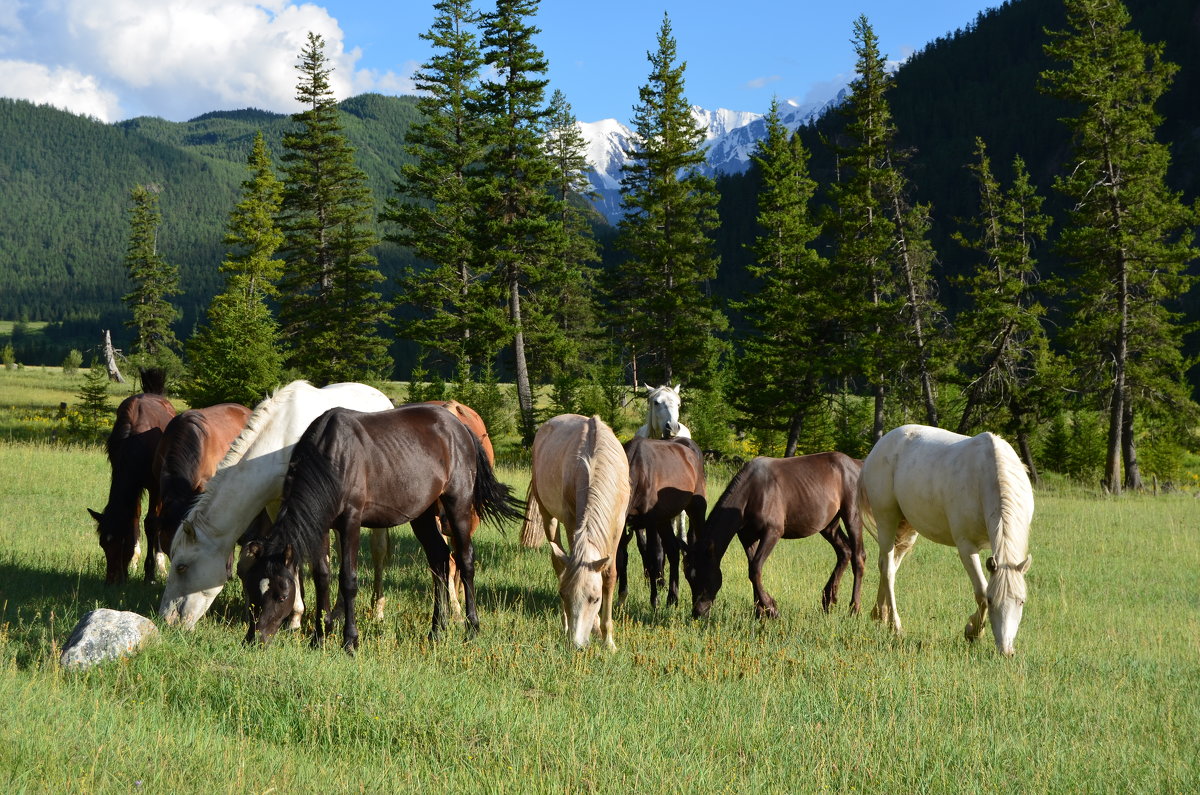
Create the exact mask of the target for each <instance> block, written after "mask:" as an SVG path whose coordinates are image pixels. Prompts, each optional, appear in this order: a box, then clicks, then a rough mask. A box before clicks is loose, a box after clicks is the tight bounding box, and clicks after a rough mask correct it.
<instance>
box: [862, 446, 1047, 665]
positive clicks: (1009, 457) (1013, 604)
mask: <svg viewBox="0 0 1200 795" xmlns="http://www.w3.org/2000/svg"><path fill="white" fill-rule="evenodd" d="M859 500H860V503H861V505H862V506H863V511H864V513H866V514H868V515H873V517H874V520H875V526H876V530H877V533H878V535H877V536H876V538H877V540H878V541H879V593H878V596H877V598H876V600H875V609H874V610H873V611H872V615H873V616H874V617H875V618H877V619H879V620H880V621H883V622H885V623H890V624H891V627H892V629H893V630H894V631H895V632H897V633H899V632H901V631H902V628H901V625H900V614H899V613H898V612H897V611H896V587H895V583H896V570H897V569H898V568H899V567H900V563H901V561H903V560H904V556H905V554H907V552H908V551H909V550H910V549H912V546H913V544H915V543H916V541H917V534H918V533H919V534H920V535H923V536H925V537H926V538H928V539H929V540H931V541H934V542H936V543H939V544H945V545H947V546H953V547H956V548H957V549H958V557H959V560H961V561H962V564H963V568H964V569H966V571H967V577H968V579H970V581H971V586H972V588H973V590H974V593H975V604H976V610H975V613H974V614H972V615H971V617H970V618H969V619H968V620H967V625H966V627H965V628H964V630H963V634H964V636H965V637H966V639H967V640H968V641H974V640H977V639H978V638H979V637H980V636H981V635H982V634H983V618H984V615H985V614H988V615H990V619H991V625H992V635H993V637H994V638H995V641H996V650H997V651H998V652H999V653H1000V654H1002V655H1004V656H1006V657H1007V656H1011V655H1012V654H1013V642H1014V641H1015V640H1016V637H1017V629H1018V627H1019V626H1020V624H1021V614H1022V612H1023V611H1024V606H1025V596H1026V590H1025V573H1026V572H1027V571H1029V566H1030V564H1031V563H1032V561H1033V558H1032V556H1031V555H1030V554H1029V524H1030V522H1032V521H1033V488H1032V487H1031V486H1030V484H1029V476H1028V474H1027V473H1026V471H1025V466H1024V464H1022V463H1021V459H1020V458H1018V457H1017V454H1016V453H1015V452H1014V451H1013V449H1012V446H1011V445H1009V443H1008V442H1006V441H1004V440H1003V439H1001V438H1000V437H999V436H996V435H994V434H991V433H987V432H985V433H981V434H979V435H978V436H962V435H961V434H957V433H952V432H950V431H946V430H942V429H940V428H931V427H928V426H925V425H901V426H900V427H899V428H895V429H894V430H891V431H889V432H888V433H887V434H885V435H884V436H883V438H881V439H880V440H879V441H878V442H876V443H875V446H874V447H873V448H872V449H871V452H870V454H869V455H867V459H866V461H865V462H864V463H863V469H862V477H861V478H860V480H859ZM983 547H989V548H990V549H991V550H992V556H991V557H990V558H988V562H987V567H988V571H989V572H990V574H991V577H990V578H989V579H985V578H984V575H983V569H982V568H981V567H980V565H979V550H980V549H981V548H983Z"/></svg>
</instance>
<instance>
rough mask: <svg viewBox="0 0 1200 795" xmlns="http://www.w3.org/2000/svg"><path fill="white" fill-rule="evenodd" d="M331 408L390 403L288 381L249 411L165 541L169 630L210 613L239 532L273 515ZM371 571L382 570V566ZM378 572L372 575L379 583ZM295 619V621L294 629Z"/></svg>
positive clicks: (373, 393) (371, 393)
mask: <svg viewBox="0 0 1200 795" xmlns="http://www.w3.org/2000/svg"><path fill="white" fill-rule="evenodd" d="M334 406H344V407H346V408H354V409H358V410H360V411H381V410H386V409H390V408H392V401H391V400H389V399H388V396H387V395H385V394H383V393H382V392H380V391H379V390H378V389H375V388H374V387H370V386H367V385H366V384H355V383H342V384H330V385H329V386H326V387H322V388H321V389H317V388H316V387H315V386H313V385H312V384H309V383H308V382H307V381H293V382H291V383H290V384H288V385H287V386H285V387H282V388H281V389H279V390H278V391H277V392H275V394H274V395H272V396H271V397H269V398H267V399H266V400H264V401H262V402H261V403H259V404H258V406H257V407H255V409H254V413H253V414H251V415H250V419H249V420H247V422H246V427H245V429H244V430H243V431H242V433H241V435H239V436H238V438H237V439H236V440H234V443H233V445H232V446H231V447H230V448H229V452H228V453H226V455H225V458H224V459H223V460H222V461H221V463H220V465H219V466H218V467H217V471H216V474H214V475H213V476H212V479H211V480H209V482H208V485H207V486H206V488H205V491H204V493H203V494H201V495H200V497H199V498H198V499H197V500H196V502H195V503H194V504H193V505H192V507H191V508H190V509H189V510H188V512H187V514H186V515H185V516H184V519H183V522H182V523H181V525H180V530H181V531H182V532H177V533H176V534H175V539H174V541H172V543H171V568H170V571H169V573H168V575H167V585H166V588H165V589H164V590H163V596H162V602H161V604H160V605H159V614H160V615H162V616H163V618H164V619H165V620H166V622H167V623H168V624H181V625H182V626H183V627H184V628H185V629H192V628H193V627H195V625H196V622H197V621H199V620H200V618H201V617H203V616H204V614H205V613H206V612H207V611H208V608H209V606H210V605H212V602H213V600H214V599H216V598H217V594H219V593H220V592H221V588H222V587H223V586H224V585H225V582H226V581H227V580H228V579H229V578H230V577H231V576H232V554H233V548H234V545H235V544H236V543H237V542H238V539H239V538H241V537H242V534H243V531H245V530H246V529H247V528H248V527H250V526H251V525H252V524H253V523H255V521H256V518H257V517H258V515H259V513H260V512H261V511H263V510H264V509H265V510H266V511H267V514H268V515H269V516H271V517H272V518H273V517H275V516H276V514H278V512H279V503H280V500H281V499H282V496H283V479H284V476H285V475H286V474H287V466H288V459H289V458H290V457H291V455H292V448H293V447H294V446H295V444H296V442H297V441H298V440H299V439H300V436H301V434H303V433H304V431H305V429H306V428H308V426H309V423H311V422H312V421H313V420H314V419H316V418H317V417H318V416H320V415H321V414H322V413H323V412H324V411H325V410H326V409H330V408H333V407H334ZM376 566H377V567H379V568H380V569H381V568H382V566H383V561H382V560H379V561H377V562H376ZM379 574H380V571H379V569H377V571H376V579H377V580H381V579H382V578H381V577H380V576H379ZM377 587H381V586H380V585H377ZM299 618H300V616H299V614H297V615H295V616H294V618H293V625H294V626H299Z"/></svg>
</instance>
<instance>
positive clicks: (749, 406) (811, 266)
mask: <svg viewBox="0 0 1200 795" xmlns="http://www.w3.org/2000/svg"><path fill="white" fill-rule="evenodd" d="M751 157H752V159H753V161H754V163H755V165H756V166H757V167H758V169H759V171H760V172H761V175H762V188H761V190H760V191H759V194H758V225H759V228H760V229H761V230H762V231H761V233H760V234H759V235H758V238H757V239H756V241H755V242H754V246H753V250H754V258H755V264H753V265H751V266H750V268H749V270H750V273H751V275H752V276H754V277H755V278H756V279H757V280H759V282H760V284H761V287H760V289H758V290H757V291H755V292H752V293H750V294H749V295H748V297H747V298H746V300H745V301H743V302H741V303H736V304H734V308H735V309H738V310H740V311H741V312H742V313H743V314H744V315H745V317H746V319H747V321H749V323H750V325H751V326H752V327H753V329H754V334H753V335H751V336H749V337H747V338H746V339H745V340H744V342H743V346H742V347H743V351H742V355H741V357H740V358H739V359H738V361H737V369H738V371H739V375H740V377H739V378H738V384H739V387H738V388H735V390H734V395H733V398H734V403H735V404H736V405H737V407H738V408H739V409H740V410H741V411H742V412H743V413H744V414H745V415H746V417H747V418H748V419H747V422H748V424H749V425H750V426H752V427H762V428H777V429H779V430H784V431H786V432H787V446H786V448H785V451H784V455H785V456H792V455H795V454H796V448H797V445H798V443H799V439H800V435H801V433H802V432H803V430H804V425H805V422H806V420H808V419H810V418H811V417H812V415H813V413H814V411H815V410H816V408H817V407H818V405H819V403H820V402H821V400H822V399H823V397H824V392H825V381H826V378H828V377H829V376H830V375H831V374H832V372H831V370H830V363H831V361H832V360H833V358H836V347H837V343H838V341H839V340H838V338H837V337H835V336H834V335H833V334H832V331H833V327H831V326H830V325H829V324H828V323H827V320H826V318H827V317H828V316H829V315H830V314H831V312H830V311H829V308H828V306H827V295H828V290H827V286H828V283H829V280H830V278H831V277H832V274H831V273H830V272H829V263H828V261H827V260H825V259H824V258H823V257H821V256H820V255H819V254H818V253H817V252H816V251H815V250H814V249H813V247H812V246H813V241H815V240H816V238H817V236H818V235H819V234H820V231H821V230H820V226H819V225H818V224H817V223H816V222H815V221H814V219H813V218H812V215H811V214H810V211H809V203H810V202H811V201H812V198H813V195H814V193H815V192H816V188H817V185H816V182H815V181H814V180H813V179H812V178H811V177H810V176H809V173H808V157H809V155H808V151H807V150H806V149H805V148H804V144H803V143H801V141H800V138H799V136H794V135H793V136H789V134H788V131H787V128H785V127H784V126H783V124H782V123H781V122H780V120H779V103H778V101H772V103H771V108H770V111H769V112H768V113H767V117H766V137H764V138H763V139H762V140H761V141H759V143H758V146H757V147H756V148H755V151H754V154H753V155H752V156H751ZM777 418H778V419H777Z"/></svg>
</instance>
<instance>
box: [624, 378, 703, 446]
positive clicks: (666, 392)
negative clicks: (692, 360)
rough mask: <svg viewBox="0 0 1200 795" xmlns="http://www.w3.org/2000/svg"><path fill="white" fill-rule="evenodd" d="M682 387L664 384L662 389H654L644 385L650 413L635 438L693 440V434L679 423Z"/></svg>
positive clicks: (636, 432) (635, 433)
mask: <svg viewBox="0 0 1200 795" xmlns="http://www.w3.org/2000/svg"><path fill="white" fill-rule="evenodd" d="M681 386H682V384H676V385H675V386H671V385H670V384H664V385H663V386H660V387H652V386H650V385H649V384H642V387H643V388H644V389H645V390H646V401H647V404H648V405H647V409H648V413H647V414H646V424H645V425H643V426H642V427H640V428H638V429H637V431H635V432H634V434H633V435H634V436H641V437H642V438H643V439H671V438H674V437H676V436H682V437H683V438H685V439H691V438H692V432H691V431H689V430H688V427H687V426H686V425H684V424H683V423H682V422H680V421H679V407H680V405H682V398H681V396H680V394H679V388H680V387H681Z"/></svg>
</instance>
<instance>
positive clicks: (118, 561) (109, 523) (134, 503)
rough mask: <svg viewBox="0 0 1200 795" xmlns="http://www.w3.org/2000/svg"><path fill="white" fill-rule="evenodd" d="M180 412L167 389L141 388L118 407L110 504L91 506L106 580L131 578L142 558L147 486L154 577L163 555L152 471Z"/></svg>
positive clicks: (111, 445) (149, 561)
mask: <svg viewBox="0 0 1200 795" xmlns="http://www.w3.org/2000/svg"><path fill="white" fill-rule="evenodd" d="M174 416H175V407H174V406H172V405H171V401H169V400H167V399H166V398H165V397H163V396H162V395H157V394H153V393H141V394H138V395H133V396H131V397H127V398H125V400H123V401H121V405H120V406H118V407H117V418H116V421H115V422H114V423H113V429H112V432H111V433H110V434H109V435H108V441H107V442H106V443H105V448H106V449H107V451H108V463H109V465H110V466H111V467H112V482H111V484H110V485H109V487H108V504H107V505H105V506H104V510H103V511H100V512H99V513H97V512H96V511H93V510H92V509H91V508H88V513H89V514H91V515H92V518H93V519H95V520H96V532H97V533H98V534H99V536H100V547H101V549H103V550H104V563H105V573H104V581H105V582H106V583H109V584H112V583H118V582H124V581H125V580H127V579H128V578H129V566H130V564H131V563H132V562H133V561H134V560H135V559H136V558H137V556H138V554H139V552H140V550H139V544H138V536H139V533H138V519H139V517H140V514H141V512H142V492H143V491H148V492H149V494H150V501H149V507H148V508H147V510H146V521H145V528H146V548H147V550H148V551H147V553H146V575H145V578H146V582H154V569H155V567H156V566H157V565H158V563H159V561H158V560H157V556H156V555H155V554H154V550H155V549H156V548H157V543H156V540H155V539H156V536H157V532H158V522H157V519H158V517H157V516H156V515H155V513H154V508H155V506H157V504H158V483H157V481H156V480H155V479H154V478H153V477H152V473H151V469H152V466H153V463H154V451H155V450H156V449H157V448H158V443H159V440H161V439H162V435H163V430H164V429H165V428H166V427H167V423H169V422H170V421H171V418H172V417H174Z"/></svg>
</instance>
